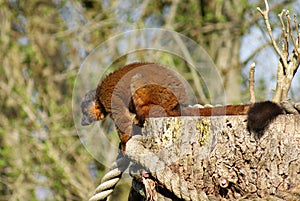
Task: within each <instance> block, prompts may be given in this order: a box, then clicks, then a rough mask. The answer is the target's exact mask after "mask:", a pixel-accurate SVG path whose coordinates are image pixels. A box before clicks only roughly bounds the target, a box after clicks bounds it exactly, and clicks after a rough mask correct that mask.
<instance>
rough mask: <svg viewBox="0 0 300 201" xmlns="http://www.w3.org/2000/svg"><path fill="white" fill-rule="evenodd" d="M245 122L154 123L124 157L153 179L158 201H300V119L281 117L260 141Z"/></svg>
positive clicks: (200, 119) (233, 118) (233, 119)
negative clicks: (234, 200) (227, 200)
mask: <svg viewBox="0 0 300 201" xmlns="http://www.w3.org/2000/svg"><path fill="white" fill-rule="evenodd" d="M246 122H247V118H246V116H245V115H240V116H218V117H205V118H203V117H172V118H170V117H169V118H151V119H149V120H148V121H147V122H146V125H145V127H144V128H143V129H142V136H135V137H133V138H132V139H131V140H129V141H128V143H127V150H126V153H127V155H128V157H129V158H130V159H132V160H134V161H136V162H137V163H139V164H141V165H142V166H143V167H144V168H146V169H148V170H149V171H150V172H151V173H152V176H153V178H154V180H155V181H156V182H157V184H158V187H159V188H158V191H159V193H161V194H159V196H160V199H159V200H163V199H162V198H164V199H165V200H171V199H168V197H170V196H167V195H169V194H171V195H172V196H174V197H177V198H178V199H182V200H218V199H220V198H222V199H252V198H266V197H268V198H269V199H274V200H280V199H283V200H300V193H299V189H300V116H299V115H280V116H279V117H277V118H276V120H275V121H274V122H273V123H272V124H271V125H270V126H269V128H268V129H267V130H266V132H265V134H264V135H263V137H262V138H260V139H255V138H254V136H253V135H252V134H250V133H249V131H247V129H246ZM137 181H138V180H137ZM166 192H168V193H166ZM172 196H171V197H172ZM172 200H174V198H173V199H172Z"/></svg>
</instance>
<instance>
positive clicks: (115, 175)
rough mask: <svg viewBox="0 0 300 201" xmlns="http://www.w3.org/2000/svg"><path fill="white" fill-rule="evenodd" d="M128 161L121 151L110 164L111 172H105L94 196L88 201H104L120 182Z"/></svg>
mask: <svg viewBox="0 0 300 201" xmlns="http://www.w3.org/2000/svg"><path fill="white" fill-rule="evenodd" d="M129 162H130V161H129V159H128V158H127V157H125V156H124V155H123V154H122V153H121V151H120V153H119V155H118V157H117V160H116V161H115V162H114V163H113V164H112V167H111V170H110V171H109V172H107V173H106V174H105V175H104V177H103V178H102V180H101V184H100V185H99V186H98V187H97V188H96V190H95V193H94V195H93V196H92V197H91V198H90V199H89V201H101V200H103V201H105V200H106V198H107V197H108V196H110V195H111V194H112V192H113V191H114V188H115V186H116V185H117V183H118V182H119V181H120V179H121V176H122V174H123V172H124V171H125V170H126V169H127V167H128V166H129Z"/></svg>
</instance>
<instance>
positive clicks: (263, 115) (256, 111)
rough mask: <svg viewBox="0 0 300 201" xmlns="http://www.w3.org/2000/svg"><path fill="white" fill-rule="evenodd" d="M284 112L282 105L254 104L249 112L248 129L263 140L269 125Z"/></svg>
mask: <svg viewBox="0 0 300 201" xmlns="http://www.w3.org/2000/svg"><path fill="white" fill-rule="evenodd" d="M280 114H284V111H283V109H282V107H281V106H280V105H278V104H277V103H274V102H271V101H264V102H258V103H254V104H253V105H252V106H251V107H250V108H249V110H248V122H247V128H248V130H249V131H250V132H254V134H255V137H257V138H261V137H262V135H263V133H264V131H265V129H266V128H267V127H268V126H269V124H270V123H271V122H272V121H273V120H274V119H275V118H276V117H277V116H278V115H280Z"/></svg>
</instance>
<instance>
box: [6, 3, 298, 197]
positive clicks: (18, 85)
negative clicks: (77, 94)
mask: <svg viewBox="0 0 300 201" xmlns="http://www.w3.org/2000/svg"><path fill="white" fill-rule="evenodd" d="M292 2H295V1H292V0H290V1H280V2H278V1H273V3H272V7H271V10H272V9H273V10H274V9H277V8H282V7H286V6H287V5H289V4H290V3H292ZM257 5H258V3H257V2H256V1H250V0H249V1H246V0H240V1H225V0H218V1H216V0H213V1H206V0H202V1H195V0H188V1H179V0H174V1H170V0H165V1H149V0H146V1H142V0H125V1H121V0H113V1H109V0H104V1H75V0H74V1H71V0H64V1H59V0H55V1H54V0H53V1H45V0H33V1H18V0H6V1H1V2H0V27H1V29H0V50H1V51H0V108H1V113H0V156H1V157H0V172H1V176H0V179H1V191H0V200H86V199H87V197H88V196H89V195H91V193H92V192H93V190H94V187H95V184H98V183H99V180H97V179H99V175H102V174H103V171H105V167H103V165H101V164H99V163H98V162H97V161H96V160H94V159H93V158H92V157H91V156H90V154H89V153H88V152H87V151H86V150H85V149H84V147H83V146H82V145H81V143H80V140H79V139H78V136H77V133H76V131H75V129H74V126H73V119H72V108H71V105H72V100H71V99H72V89H73V84H74V80H75V78H76V73H77V70H78V69H79V66H80V64H81V62H82V61H83V60H84V58H85V57H86V56H87V55H88V53H90V52H91V51H92V50H93V49H94V48H95V47H96V46H97V45H98V44H100V43H101V42H103V41H105V40H107V39H109V38H111V37H112V36H115V35H116V34H118V33H121V32H124V31H126V30H130V29H135V28H144V27H162V28H167V29H172V30H175V31H178V32H180V33H183V34H185V35H186V36H188V37H190V38H192V39H193V40H195V41H197V42H198V43H199V44H201V45H202V46H203V47H205V49H206V50H207V52H208V53H209V54H210V56H211V57H212V58H213V60H214V62H215V63H216V65H217V67H218V68H219V70H220V72H221V73H222V76H223V78H224V86H225V88H226V92H227V100H228V102H238V101H240V99H241V93H240V91H241V88H240V86H241V76H240V73H241V68H242V67H243V65H242V64H241V63H240V52H239V50H240V46H241V38H242V37H243V34H245V32H246V31H247V30H248V29H249V27H251V26H254V25H257V23H258V24H259V23H260V22H259V21H258V19H259V16H258V14H257V15H256V14H255V15H254V14H253V13H256V10H255V7H256V6H257ZM114 45H115V44H111V48H110V49H109V50H108V51H110V52H111V54H112V58H113V55H114V52H116V51H120V50H119V47H115V46H114ZM107 59H109V58H107ZM124 60H125V59H124ZM168 61H169V60H168ZM169 62H170V63H172V62H173V63H174V64H177V63H178V62H177V61H169ZM176 62H177V63H176ZM176 66H177V67H178V69H181V70H180V72H183V75H184V76H186V78H187V80H189V81H191V83H192V85H195V83H193V79H192V76H191V72H192V71H191V70H190V69H188V68H187V67H186V65H183V64H181V63H179V64H178V65H176ZM198 93H200V92H198ZM99 149H101V147H99ZM94 172H96V174H95V175H94V174H93V173H94ZM124 185H125V186H126V184H124ZM127 187H128V186H127ZM120 188H122V187H120ZM128 190H129V189H128ZM118 192H123V191H122V190H120V191H118ZM125 194H126V192H125ZM115 196H116V197H114V199H115V200H122V199H123V200H126V196H124V194H122V193H117V194H116V195H115Z"/></svg>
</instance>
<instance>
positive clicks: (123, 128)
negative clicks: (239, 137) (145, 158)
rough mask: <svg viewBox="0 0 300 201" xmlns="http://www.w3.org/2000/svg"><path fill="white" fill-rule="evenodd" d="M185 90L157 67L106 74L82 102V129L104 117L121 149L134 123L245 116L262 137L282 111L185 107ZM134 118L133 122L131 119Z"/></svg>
mask: <svg viewBox="0 0 300 201" xmlns="http://www.w3.org/2000/svg"><path fill="white" fill-rule="evenodd" d="M188 101H189V100H188V95H187V92H186V86H185V84H184V83H183V81H182V80H180V79H179V78H178V76H177V75H176V74H175V73H174V72H173V71H171V70H169V69H168V68H166V67H164V66H162V65H159V64H156V63H132V64H129V65H126V66H124V67H122V68H120V69H118V70H116V71H114V72H113V73H111V74H109V75H108V76H107V77H106V78H105V79H104V80H103V81H102V82H100V83H99V84H98V86H97V88H96V89H95V90H91V91H89V92H87V93H86V95H85V96H84V98H83V99H82V102H81V111H82V119H81V124H82V125H83V126H85V125H89V124H91V123H92V122H94V121H98V120H103V119H104V118H105V117H106V116H107V115H110V117H111V118H112V119H113V121H114V123H115V126H116V128H117V131H118V134H119V137H120V140H121V148H122V150H123V151H125V147H126V146H125V145H126V142H127V141H128V140H129V139H130V138H131V136H132V135H133V131H132V130H133V125H132V124H133V123H134V124H136V125H138V126H140V127H142V125H143V123H144V120H145V119H146V118H149V117H159V116H161V117H162V116H166V117H167V116H216V115H246V114H247V115H248V117H247V119H248V121H247V128H248V130H249V131H251V132H254V133H255V134H256V137H261V136H262V133H263V131H264V130H265V129H266V127H267V126H268V125H269V124H270V122H272V120H273V119H275V118H276V117H277V116H278V115H279V114H283V113H284V111H283V109H282V107H281V106H280V105H278V104H277V103H274V102H271V101H265V102H258V103H255V104H253V105H250V104H246V105H227V106H219V107H213V108H192V107H188ZM132 114H135V118H134V119H133V118H132Z"/></svg>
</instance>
